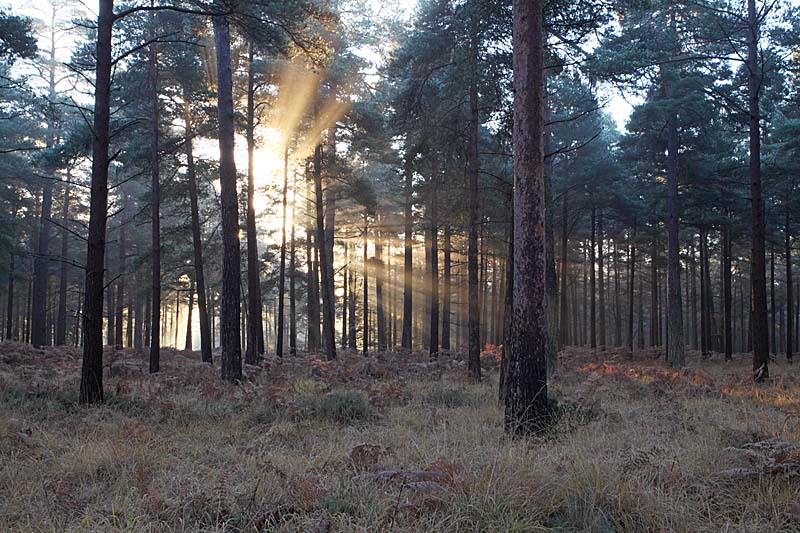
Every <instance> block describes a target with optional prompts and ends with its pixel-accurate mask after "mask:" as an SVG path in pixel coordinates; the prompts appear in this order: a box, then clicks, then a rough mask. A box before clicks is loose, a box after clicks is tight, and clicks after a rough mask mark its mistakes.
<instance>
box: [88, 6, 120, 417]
mask: <svg viewBox="0 0 800 533" xmlns="http://www.w3.org/2000/svg"><path fill="white" fill-rule="evenodd" d="M98 4H99V11H98V16H97V30H96V31H97V47H96V51H95V58H96V66H95V82H94V87H95V93H94V95H95V96H94V119H93V127H92V132H93V137H92V185H91V195H90V200H89V239H88V243H87V249H86V283H85V300H84V305H83V338H84V342H83V362H82V366H81V385H80V403H82V404H91V403H96V402H102V401H103V266H104V258H105V239H106V221H107V218H108V142H109V117H110V106H111V30H112V27H113V25H114V0H99V2H98Z"/></svg>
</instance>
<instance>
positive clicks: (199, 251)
mask: <svg viewBox="0 0 800 533" xmlns="http://www.w3.org/2000/svg"><path fill="white" fill-rule="evenodd" d="M190 101H191V95H190V92H189V90H188V89H187V88H184V90H183V121H184V126H185V129H186V145H185V149H186V179H187V180H188V182H189V201H190V203H191V211H192V249H193V252H194V279H195V283H196V284H197V312H198V315H199V319H200V355H201V359H202V361H203V362H204V363H211V362H213V360H214V357H213V355H212V354H211V350H212V342H211V326H210V324H209V319H208V302H207V297H206V294H207V292H206V276H205V264H204V263H203V240H202V232H201V227H200V208H199V202H198V190H197V170H196V168H195V164H194V150H193V143H194V128H193V127H192V111H191V104H190Z"/></svg>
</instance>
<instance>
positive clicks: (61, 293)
mask: <svg viewBox="0 0 800 533" xmlns="http://www.w3.org/2000/svg"><path fill="white" fill-rule="evenodd" d="M70 181H71V174H70V170H69V169H67V182H66V183H65V184H64V199H63V201H62V205H61V275H60V276H59V285H58V323H57V326H56V346H63V345H65V344H66V343H67V281H68V280H67V276H68V273H69V270H68V268H69V264H68V262H67V254H68V253H69V232H68V231H67V229H68V228H69V200H70V198H69V182H70Z"/></svg>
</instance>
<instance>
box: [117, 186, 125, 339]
mask: <svg viewBox="0 0 800 533" xmlns="http://www.w3.org/2000/svg"><path fill="white" fill-rule="evenodd" d="M122 195H123V201H122V205H123V210H125V209H126V208H127V207H128V195H127V194H126V193H125V192H123V193H122ZM127 233H128V228H127V223H126V221H124V220H121V221H120V225H119V248H118V250H117V252H118V255H117V268H119V281H118V282H117V298H116V300H117V301H116V304H117V307H116V313H117V318H116V323H115V326H116V328H115V333H114V337H115V339H114V340H115V342H114V346H115V347H116V349H117V350H120V349H122V338H123V337H122V321H123V316H124V314H125V278H126V277H127V275H128V273H127V272H126V268H125V256H126V254H127V249H126V248H127V244H128V243H127V237H128V235H127Z"/></svg>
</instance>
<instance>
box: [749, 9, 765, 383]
mask: <svg viewBox="0 0 800 533" xmlns="http://www.w3.org/2000/svg"><path fill="white" fill-rule="evenodd" d="M747 14H748V32H747V70H748V78H747V96H748V108H749V109H748V111H749V115H750V167H749V174H748V175H749V177H750V202H751V205H752V210H751V212H752V219H753V220H752V243H751V250H750V255H751V258H750V287H751V294H752V301H751V309H752V313H751V315H752V324H751V330H752V335H753V377H754V378H755V380H756V381H763V380H765V379H767V378H768V377H769V339H768V337H767V335H768V331H767V291H766V284H767V282H766V278H767V275H766V267H765V264H764V262H765V261H764V258H765V252H764V250H765V235H766V230H765V224H764V200H763V198H762V195H761V124H760V121H761V112H760V110H759V92H760V89H761V76H760V69H759V66H758V43H759V32H760V28H759V26H760V20H759V16H758V12H757V10H756V0H747Z"/></svg>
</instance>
